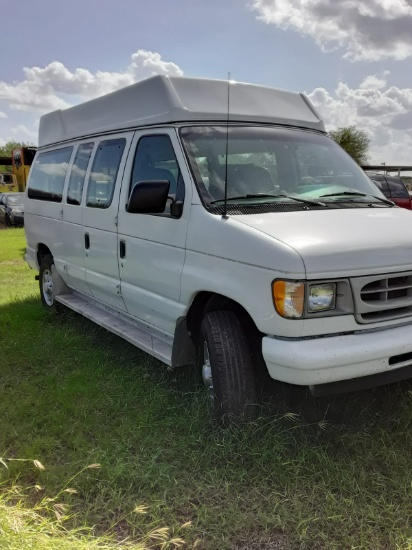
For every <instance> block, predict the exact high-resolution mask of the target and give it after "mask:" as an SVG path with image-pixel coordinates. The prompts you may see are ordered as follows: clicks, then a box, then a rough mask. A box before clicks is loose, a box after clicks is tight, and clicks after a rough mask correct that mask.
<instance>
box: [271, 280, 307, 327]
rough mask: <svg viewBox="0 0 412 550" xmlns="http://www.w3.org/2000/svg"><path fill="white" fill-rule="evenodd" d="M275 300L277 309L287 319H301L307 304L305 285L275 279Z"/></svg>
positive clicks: (273, 291)
mask: <svg viewBox="0 0 412 550" xmlns="http://www.w3.org/2000/svg"><path fill="white" fill-rule="evenodd" d="M272 293H273V302H274V304H275V307H276V311H277V312H278V313H279V315H281V316H282V317H286V318H287V319H300V318H301V317H302V315H303V311H304V305H305V285H304V283H298V282H295V281H273V283H272Z"/></svg>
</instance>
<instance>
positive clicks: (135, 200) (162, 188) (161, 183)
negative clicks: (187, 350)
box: [126, 180, 170, 214]
mask: <svg viewBox="0 0 412 550" xmlns="http://www.w3.org/2000/svg"><path fill="white" fill-rule="evenodd" d="M169 188H170V181H168V180H151V181H138V182H137V183H136V184H135V185H134V187H133V189H132V192H131V194H130V197H129V202H128V203H127V205H126V211H127V212H129V213H131V214H162V213H163V212H164V211H165V208H166V204H167V197H168V195H169Z"/></svg>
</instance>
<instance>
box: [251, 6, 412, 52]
mask: <svg viewBox="0 0 412 550" xmlns="http://www.w3.org/2000/svg"><path fill="white" fill-rule="evenodd" d="M251 7H252V9H254V10H256V11H257V12H258V14H259V15H258V18H259V19H260V20H262V21H264V22H265V23H268V24H274V25H276V26H278V27H280V28H282V29H294V30H296V31H297V32H299V33H300V34H302V35H303V36H309V37H311V38H313V39H314V40H315V42H316V43H317V44H318V45H319V46H320V47H321V48H322V50H323V51H328V50H331V49H335V48H338V47H342V48H345V50H346V53H345V54H344V57H346V58H347V59H350V60H352V61H377V60H379V59H389V58H390V59H397V60H401V59H406V58H408V57H411V56H412V35H411V32H410V29H411V27H412V5H411V2H410V0H339V1H337V0H252V1H251Z"/></svg>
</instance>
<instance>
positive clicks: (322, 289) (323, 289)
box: [308, 283, 336, 313]
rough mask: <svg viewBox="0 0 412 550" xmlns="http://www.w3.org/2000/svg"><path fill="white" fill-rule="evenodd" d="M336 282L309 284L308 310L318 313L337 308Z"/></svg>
mask: <svg viewBox="0 0 412 550" xmlns="http://www.w3.org/2000/svg"><path fill="white" fill-rule="evenodd" d="M335 301H336V284H335V283H325V284H319V285H311V286H309V292H308V312H309V313H317V312H319V311H327V310H328V309H334V308H335Z"/></svg>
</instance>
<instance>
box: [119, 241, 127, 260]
mask: <svg viewBox="0 0 412 550" xmlns="http://www.w3.org/2000/svg"><path fill="white" fill-rule="evenodd" d="M119 255H120V257H121V258H124V257H125V256H126V242H125V241H120V248H119Z"/></svg>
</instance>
